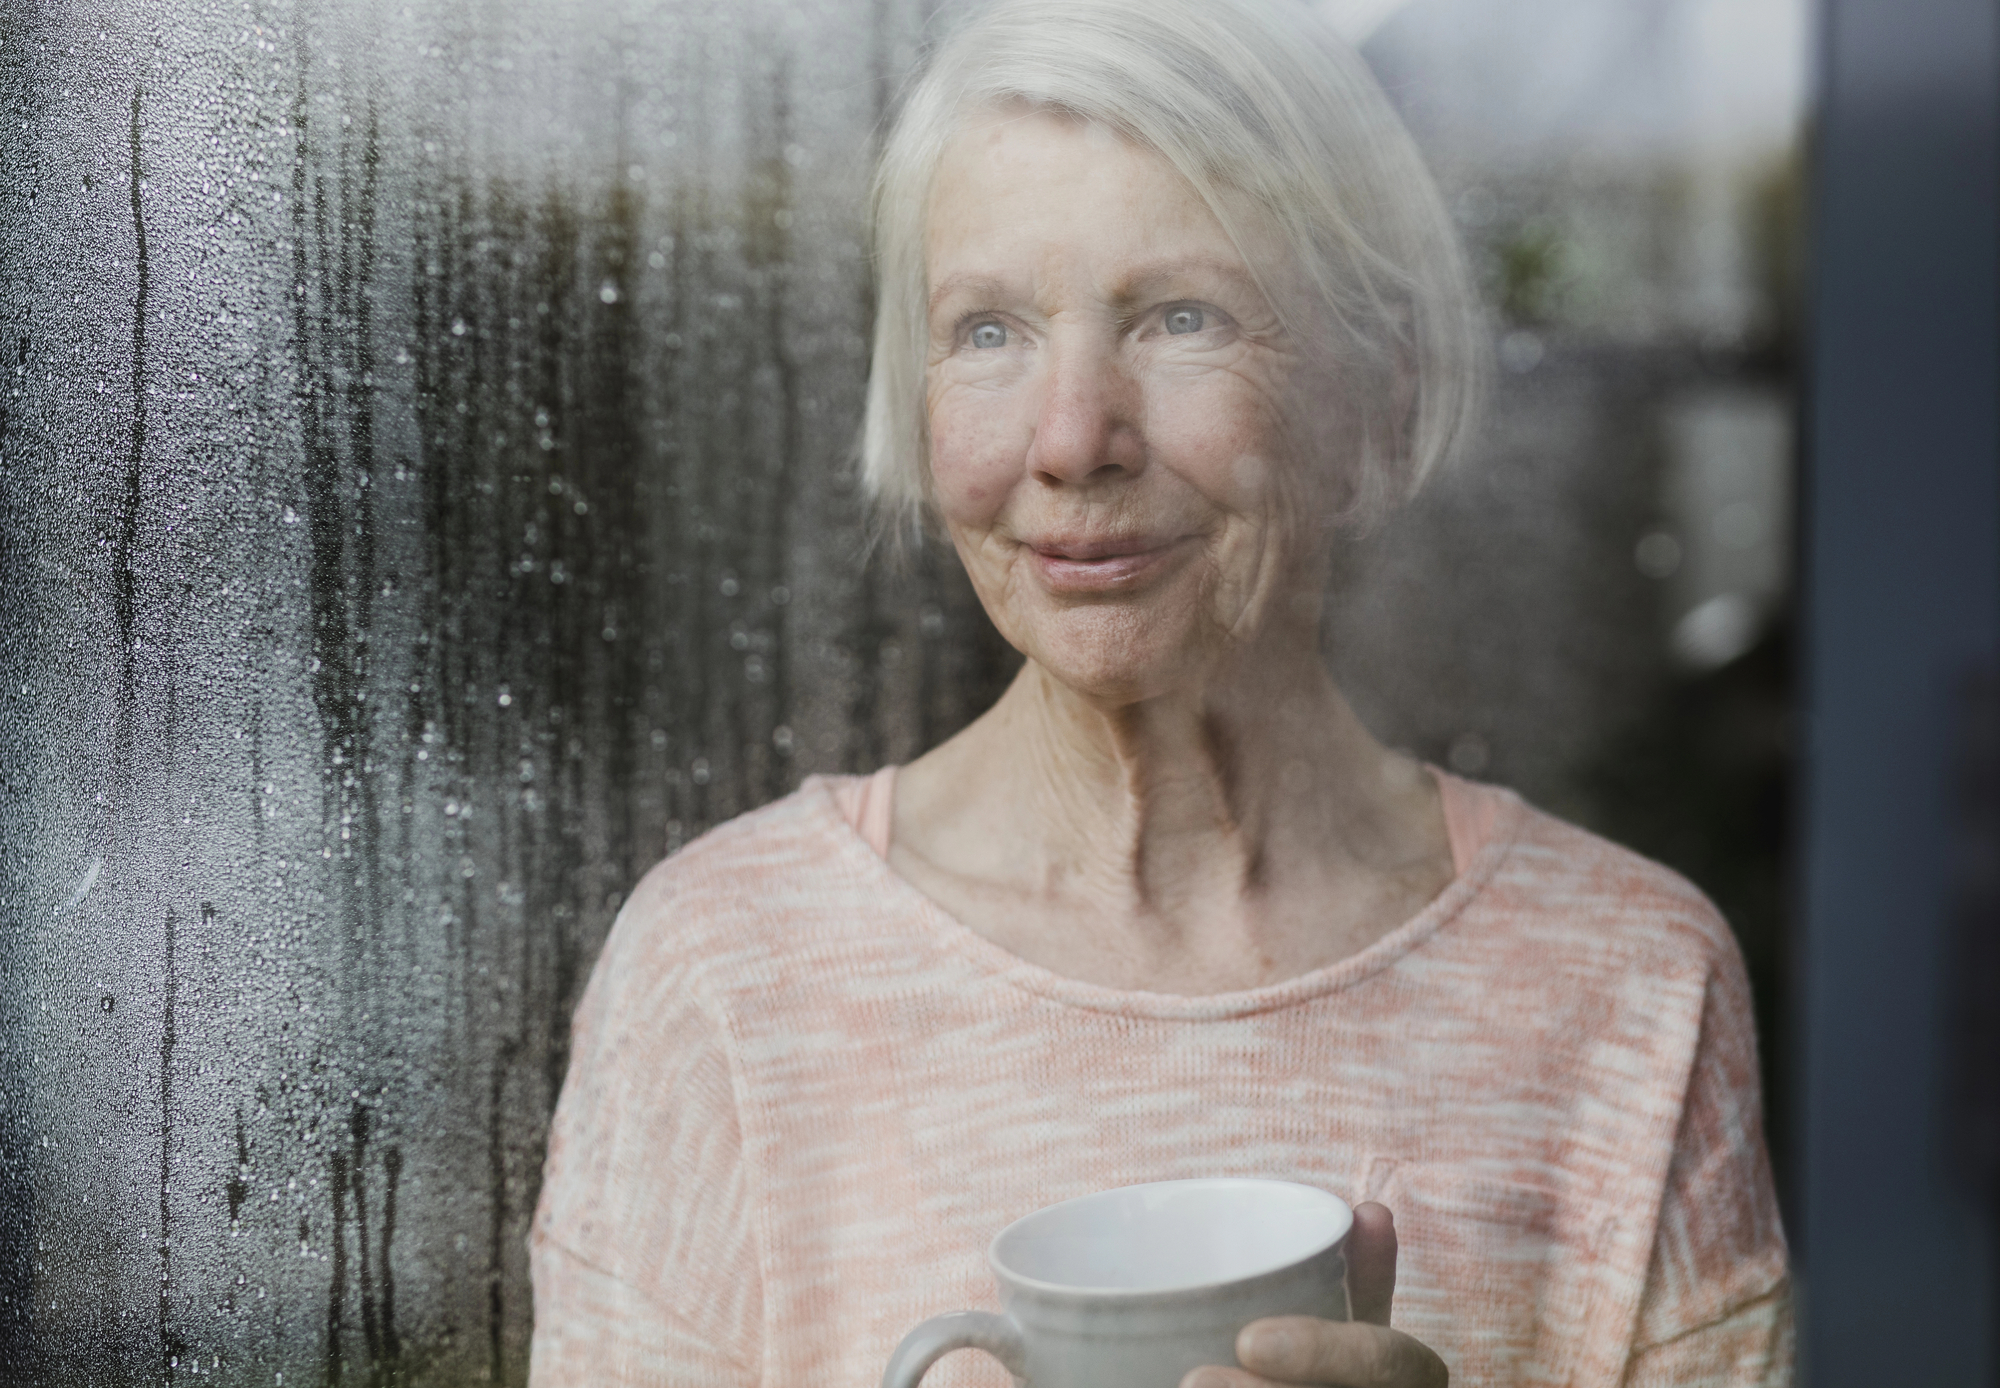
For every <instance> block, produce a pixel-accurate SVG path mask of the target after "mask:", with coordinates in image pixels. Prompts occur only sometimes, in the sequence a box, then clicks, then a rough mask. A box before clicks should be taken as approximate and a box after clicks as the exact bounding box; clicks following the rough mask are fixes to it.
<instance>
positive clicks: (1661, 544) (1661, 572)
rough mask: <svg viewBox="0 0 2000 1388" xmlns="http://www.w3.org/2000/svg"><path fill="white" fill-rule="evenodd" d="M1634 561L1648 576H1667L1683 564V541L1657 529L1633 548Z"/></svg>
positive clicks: (1640, 570) (1641, 571)
mask: <svg viewBox="0 0 2000 1388" xmlns="http://www.w3.org/2000/svg"><path fill="white" fill-rule="evenodd" d="M1632 562H1633V564H1634V565H1636V566H1637V567H1638V570H1639V572H1640V573H1642V574H1644V575H1646V577H1648V578H1666V577H1668V576H1669V575H1671V574H1672V573H1673V572H1674V571H1675V570H1676V569H1678V568H1680V566H1681V542H1680V541H1679V540H1676V539H1675V538H1674V537H1673V536H1671V535H1669V534H1668V533H1667V532H1666V531H1664V530H1655V531H1654V532H1653V533H1652V534H1650V535H1647V536H1645V537H1644V538H1642V539H1641V540H1640V541H1639V543H1638V545H1637V546H1636V547H1635V548H1634V549H1633V551H1632Z"/></svg>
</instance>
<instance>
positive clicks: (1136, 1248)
mask: <svg viewBox="0 0 2000 1388" xmlns="http://www.w3.org/2000/svg"><path fill="white" fill-rule="evenodd" d="M1353 1225H1354V1212H1353V1211H1352V1210H1350V1209H1348V1207H1347V1202H1346V1201H1344V1200H1342V1199H1340V1198H1339V1197H1338V1196H1335V1195H1329V1194H1327V1193H1326V1192H1325V1191H1323V1190H1316V1189H1314V1188H1313V1187H1311V1186H1301V1185H1293V1184H1292V1183H1291V1182H1289V1181H1258V1180H1241V1179H1233V1178H1216V1179H1212V1180H1198V1181H1160V1182H1156V1183H1154V1184H1152V1185H1143V1186H1125V1187H1122V1188H1120V1189H1118V1190H1106V1191H1099V1192H1098V1193H1097V1194H1095V1195H1085V1196H1081V1197H1079V1198H1078V1199H1075V1200H1065V1201H1063V1202H1062V1203H1061V1204H1059V1205H1050V1206H1049V1207H1048V1208H1046V1209H1042V1210H1037V1211H1035V1212H1034V1213H1033V1214H1031V1215H1026V1216H1024V1217H1022V1218H1020V1219H1017V1220H1015V1221H1014V1222H1013V1223H1012V1224H1010V1225H1008V1226H1007V1227H1006V1228H1005V1229H1002V1230H1001V1231H1000V1233H999V1234H998V1235H997V1236H996V1237H995V1238H994V1240H993V1243H992V1245H991V1246H990V1247H989V1248H988V1249H987V1250H986V1261H987V1262H988V1263H990V1264H991V1265H992V1267H993V1275H994V1277H995V1278H997V1279H998V1280H999V1283H1000V1304H1001V1306H1002V1308H1003V1309H1004V1314H1002V1315H998V1316H996V1315H994V1314H992V1313H991V1312H990V1311H953V1312H950V1313H949V1314H947V1315H942V1316H933V1317H931V1318H930V1319H929V1320H927V1321H925V1322H924V1323H923V1324H922V1325H919V1326H918V1327H917V1328H916V1329H915V1330H912V1331H911V1332H910V1333H909V1334H908V1335H905V1336H904V1337H903V1342H902V1344H900V1345H898V1346H897V1347H896V1352H895V1354H894V1355H892V1356H890V1359H889V1369H888V1372H887V1373H885V1374H883V1376H882V1388H916V1385H917V1383H918V1382H919V1381H920V1380H921V1379H922V1378H923V1376H924V1371H925V1370H927V1369H929V1368H930V1366H931V1365H932V1364H934V1363H936V1362H937V1361H938V1360H939V1359H940V1358H942V1357H943V1356H944V1355H946V1354H949V1353H950V1352H951V1351H953V1350H955V1349H981V1350H984V1351H986V1352H987V1353H988V1354H990V1355H992V1356H993V1357H994V1358H996V1359H998V1360H999V1361H1000V1362H1001V1363H1002V1364H1004V1365H1006V1366H1007V1370H1008V1372H1010V1373H1012V1374H1013V1375H1014V1378H1015V1380H1016V1381H1017V1382H1019V1383H1022V1384H1025V1385H1026V1388H1175V1385H1177V1384H1178V1383H1179V1382H1180V1381H1181V1379H1182V1377H1183V1376H1184V1375H1186V1373H1187V1372H1188V1371H1189V1370H1190V1369H1194V1368H1198V1367H1200V1366H1201V1365H1203V1364H1223V1365H1233V1364H1235V1363H1236V1362H1237V1361H1236V1335H1237V1332H1238V1331H1240V1330H1242V1329H1243V1327H1244V1326H1246V1325H1248V1324H1249V1323H1250V1322H1251V1321H1254V1320H1262V1319H1263V1318H1264V1317H1265V1316H1319V1317H1321V1318H1323V1319H1326V1320H1346V1319H1347V1281H1346V1275H1347V1259H1346V1256H1345V1253H1344V1251H1343V1250H1344V1244H1345V1240H1346V1238H1347V1231H1348V1230H1349V1229H1350V1228H1352V1227H1353Z"/></svg>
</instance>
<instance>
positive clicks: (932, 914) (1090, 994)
mask: <svg viewBox="0 0 2000 1388" xmlns="http://www.w3.org/2000/svg"><path fill="white" fill-rule="evenodd" d="M1427 769H1429V770H1430V771H1431V773H1432V774H1433V775H1435V776H1436V777H1437V779H1438V786H1439V791H1440V793H1441V794H1443V795H1444V796H1446V797H1447V798H1448V799H1452V798H1456V799H1459V800H1460V801H1461V802H1462V801H1464V800H1465V799H1467V798H1469V797H1473V796H1478V797H1491V801H1490V804H1491V810H1490V812H1489V813H1486V814H1482V815H1477V816H1474V815H1467V816H1466V818H1467V819H1468V820H1474V819H1477V820H1481V821H1483V822H1484V825H1485V827H1486V833H1485V834H1484V836H1483V838H1482V840H1481V842H1480V843H1479V844H1478V846H1477V849H1476V851H1475V852H1474V853H1473V854H1472V855H1471V860H1470V861H1469V862H1468V863H1466V865H1465V867H1464V869H1463V870H1462V871H1461V872H1459V873H1458V875H1457V876H1455V877H1454V878H1453V879H1452V880H1451V882H1450V883H1449V884H1448V885H1447V886H1446V887H1445V889H1444V890H1443V891H1441V892H1439V893H1438V894H1437V895H1436V896H1435V897H1433V898H1431V900H1430V901H1429V902H1428V903H1427V904H1425V906H1424V907H1423V908H1422V909H1421V910H1419V911H1418V912H1417V913H1416V914H1415V915H1413V916H1411V917H1410V918H1409V919H1408V920H1406V921H1404V922H1403V923H1402V924H1400V925H1398V926H1397V927H1396V928H1395V929H1393V930H1391V931H1389V932H1388V933H1387V934H1385V935H1383V936H1382V937H1381V938H1380V939H1378V940H1376V941H1375V942H1374V943H1373V944H1371V945H1369V946H1368V947H1367V948H1365V949H1362V950H1360V951H1357V952H1356V953H1354V954H1350V955H1348V956H1347V957H1346V958H1345V959H1338V960H1335V961H1334V962H1333V963H1331V964H1325V965H1322V966H1320V967H1319V968H1317V969H1311V970H1308V971H1307V972H1305V973H1302V974H1297V975H1294V976H1293V977H1291V978H1287V979H1280V980H1279V981H1278V982H1276V983H1266V984H1262V985H1259V986H1258V987H1255V988H1242V989H1234V990H1232V991H1229V992H1226V993H1203V994H1184V993H1154V992H1148V991H1146V990H1144V989H1134V988H1112V987H1107V986H1105V985H1103V984H1098V983H1088V982H1085V981H1084V980H1082V979H1078V978H1071V977H1070V976H1068V975H1067V974H1061V973H1057V972H1056V971H1055V970H1053V969H1050V968H1046V967H1044V966H1043V965H1040V964H1035V963H1032V962H1030V961H1029V960H1026V959H1023V958H1022V957H1021V956H1020V955H1018V954H1015V953H1013V952H1012V951H1011V950H1008V949H1004V948H1002V947H1001V946H1000V945H997V944H995V943H994V942H993V941H991V940H989V939H987V938H986V937H985V936H984V935H981V934H980V933H979V932H978V931H976V930H974V929H972V928H971V927H970V926H968V925H966V924H965V923H964V922H963V921H960V920H959V919H958V918H957V917H956V916H953V915H952V914H951V913H950V912H948V911H946V910H945V909H944V908H943V907H942V906H940V905H938V903H937V902H935V901H933V900H931V898H930V897H928V896H926V895H925V894H924V893H923V892H921V891H919V890H918V889H917V887H916V885H915V884H914V883H912V882H910V881H909V880H908V879H907V878H905V877H903V876H902V874H900V873H898V872H897V871H896V870H895V869H894V868H892V867H890V866H889V863H888V861H887V860H886V859H884V858H883V857H882V856H881V855H880V854H878V853H877V852H876V851H875V850H874V849H873V848H872V847H870V846H869V843H868V841H867V839H866V838H864V837H863V836H862V834H861V833H860V832H859V831H858V830H856V828H855V827H854V825H853V824H851V823H850V822H849V821H848V819H847V816H846V815H844V814H842V813H841V809H840V806H839V805H838V804H837V803H836V802H835V800H834V785H835V781H834V779H833V778H831V777H827V776H814V777H812V778H810V779H809V780H808V781H807V782H806V783H805V784H804V785H803V786H801V787H800V792H801V794H803V795H806V796H808V797H809V799H808V803H809V806H810V808H811V810H812V812H813V813H814V814H816V815H817V816H819V817H820V818H821V819H823V820H825V821H826V822H827V833H828V835H829V837H831V838H832V839H833V840H834V841H835V842H836V843H837V844H838V845H839V851H840V852H841V853H842V854H843V855H844V856H845V857H846V858H847V859H848V860H849V862H850V864H851V865H852V867H853V869H854V870H855V871H856V872H857V873H858V874H860V875H861V876H862V877H864V878H865V879H867V880H868V881H870V882H871V883H873V884H877V889H878V890H879V891H880V892H881V894H882V895H883V897H884V900H885V904H887V903H889V902H894V903H897V904H899V906H900V909H899V910H898V911H897V912H896V914H897V915H898V916H900V917H903V918H905V919H907V920H909V921H910V922H911V923H912V924H913V925H915V926H917V927H918V929H919V931H920V933H921V934H922V935H923V936H924V938H925V939H926V941H927V942H928V943H931V944H934V945H937V946H939V947H941V948H943V949H945V950H946V951H948V952H949V953H951V954H954V955H956V956H958V957H959V958H960V959H962V960H963V961H965V962H966V963H967V964H969V965H971V966H972V967H973V968H974V969H975V970H976V971H977V972H978V973H979V974H981V975H982V976H983V977H986V978H988V979H991V980H992V981H994V982H997V983H1000V984H1003V985H1005V986H1007V987H1010V988H1014V989H1016V990H1018V991H1021V992H1025V993H1030V994H1033V995H1035V996H1037V997H1040V998H1043V999H1045V1000H1047V1001H1050V1002H1054V1003H1059V1004H1062V1005H1065V1006H1069V1007H1076V1008H1081V1009H1084V1010H1087V1011H1092V1012H1103V1013H1109V1014H1112V1015H1115V1016H1124V1017H1146V1018H1154V1019H1160V1020H1181V1021H1224V1020H1229V1019H1232V1018H1238V1017H1248V1016H1252V1015H1255V1014H1257V1013H1260V1012H1273V1011H1278V1010H1280V1009H1283V1008H1288V1007H1296V1006H1298V1005H1300V1004H1302V1003H1306V1002H1310V1001H1313V1000H1314V999H1316V998H1322V997H1326V996H1329V995H1331V994H1334V993H1339V992H1342V991H1344V990H1346V989H1348V988H1352V987H1354V986H1355V985H1356V984H1359V983H1361V982H1363V981H1364V980H1366V979H1369V978H1371V977H1373V976H1374V975H1375V974H1378V973H1380V972H1381V971H1382V970H1384V969H1386V968H1388V967H1389V966H1390V965H1392V964H1394V963H1395V962H1396V961H1397V960H1399V959H1401V958H1403V956H1405V955H1406V954H1408V953H1410V952H1411V951H1412V950H1414V949H1416V948H1418V947H1419V946H1421V945H1422V944H1424V943H1425V942H1426V941H1427V940H1429V939H1430V938H1431V937H1432V936H1433V935H1435V934H1436V933H1437V932H1438V931H1439V930H1441V929H1442V928H1443V927H1444V926H1445V925H1447V924H1449V923H1450V922H1451V921H1452V920H1454V919H1455V918H1456V917H1457V916H1459V914H1460V913H1462V912H1463V911H1464V910H1465V908H1466V907H1467V906H1468V905H1470V904H1471V902H1472V901H1473V900H1474V899H1475V898H1476V897H1477V896H1479V894H1480V893H1481V892H1482V891H1484V890H1485V888H1486V887H1487V885H1488V884H1489V883H1490V882H1491V881H1492V880H1493V877H1494V875H1495V874H1496V873H1498V871H1499V869H1500V865H1501V863H1502V862H1504V861H1505V860H1506V858H1507V856H1508V854H1509V853H1510V852H1511V851H1512V850H1513V846H1514V843H1515V841H1516V840H1517V839H1518V838H1519V836H1520V831H1521V826H1522V823H1523V821H1524V820H1525V818H1526V815H1527V806H1526V805H1525V804H1524V803H1523V802H1522V800H1521V798H1520V797H1519V796H1517V795H1515V794H1514V793H1513V792H1512V791H1510V790H1506V789H1504V788H1502V787H1499V786H1488V785H1480V784H1476V783H1474V782H1469V781H1464V780H1460V779H1459V778H1458V777H1456V776H1453V775H1451V774H1449V773H1447V772H1444V771H1440V770H1438V769H1437V768H1435V767H1431V768H1427Z"/></svg>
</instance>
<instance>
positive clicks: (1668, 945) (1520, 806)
mask: <svg viewBox="0 0 2000 1388" xmlns="http://www.w3.org/2000/svg"><path fill="white" fill-rule="evenodd" d="M1446 794H1447V798H1448V799H1449V798H1452V797H1454V796H1455V797H1456V798H1457V799H1458V800H1459V802H1460V804H1461V806H1466V807H1468V808H1469V809H1470V808H1476V810H1477V813H1478V816H1479V818H1480V819H1481V820H1482V821H1483V823H1484V826H1485V833H1484V835H1483V841H1482V842H1481V843H1480V844H1479V845H1478V854H1477V856H1476V857H1475V858H1474V860H1473V862H1472V863H1471V864H1470V865H1469V870H1470V871H1472V872H1476V873H1480V874H1481V876H1482V877H1483V878H1484V880H1483V882H1482V889H1481V891H1480V893H1479V896H1480V900H1481V902H1482V905H1483V906H1484V907H1485V909H1486V911H1488V912H1491V913H1497V914H1498V915H1499V916H1501V917H1502V918H1503V919H1505V920H1507V921H1508V922H1510V923H1512V924H1513V925H1515V926H1517V927H1518V928H1519V930H1520V932H1521V933H1522V934H1524V935H1525V936H1527V937H1530V938H1531V939H1532V940H1533V941H1534V942H1535V943H1536V944H1538V945H1552V944H1560V943H1573V944H1574V945H1576V946H1577V947H1578V948H1585V949H1588V950H1590V951H1592V952H1595V953H1603V952H1607V951H1608V952H1609V953H1611V954H1614V955H1618V956H1623V958H1622V959H1621V963H1627V964H1629V963H1644V964H1651V965H1653V966H1655V967H1670V966H1674V965H1678V966H1680V967H1683V968H1685V967H1688V966H1693V967H1695V968H1697V969H1699V970H1700V971H1702V972H1707V971H1708V970H1710V969H1712V968H1714V967H1715V966H1716V965H1717V964H1721V965H1722V966H1723V967H1725V968H1732V969H1740V967H1741V963H1740V952H1739V950H1738V947H1737V944H1736V939H1735V936H1734V934H1733V933H1732V932H1731V930H1730V928H1729V925H1728V923H1727V922H1726V921H1725V920H1724V919H1723V917H1722V914H1721V912H1719V911H1718V910H1717V909H1716V907H1715V904H1714V903H1713V902H1711V901H1710V900H1709V899H1708V897H1707V896H1706V895H1705V894H1704V893H1703V892H1702V890H1701V889H1700V888H1699V887H1697V886H1695V884H1694V883H1692V882H1690V881H1689V880H1688V879H1687V878H1686V877H1684V876H1682V875H1681V874H1680V873H1679V872H1676V871H1675V870H1674V869H1673V868H1670V867H1668V866H1666V865H1665V864H1663V863H1658V862H1655V861H1653V860H1652V859H1650V858H1647V857H1645V856H1644V855H1642V854H1640V853H1637V852H1635V851H1633V850H1632V849H1630V848H1627V847H1625V846H1624V845H1622V844H1619V843H1615V842H1613V841H1612V840H1610V839H1608V838H1605V837H1604V836H1603V835H1601V834H1597V833H1594V832H1592V831H1591V830H1589V829H1586V828H1584V827H1582V826H1581V825H1578V824H1574V823H1571V822H1570V821H1568V820H1566V819H1563V818H1560V817H1559V816H1557V815H1554V814H1551V813H1549V812H1548V811H1546V810H1543V809H1540V808H1538V807H1536V806H1535V805H1533V804H1531V803H1529V802H1528V801H1527V800H1525V799H1523V798H1522V797H1521V796H1519V795H1517V794H1516V793H1515V792H1513V791H1511V790H1507V789H1504V788H1502V787H1499V786H1490V785H1482V784H1479V783H1475V782H1470V781H1457V782H1456V784H1455V785H1452V786H1448V787H1447V791H1446ZM1462 812H1465V811H1462ZM1635 956H1636V957H1635ZM1607 962H1608V961H1607Z"/></svg>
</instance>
